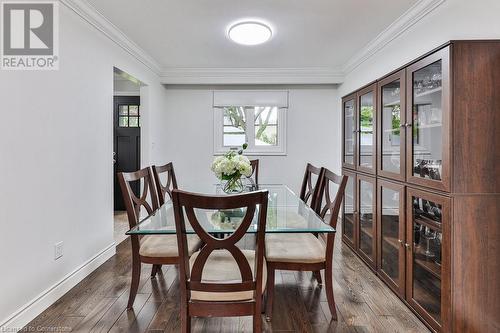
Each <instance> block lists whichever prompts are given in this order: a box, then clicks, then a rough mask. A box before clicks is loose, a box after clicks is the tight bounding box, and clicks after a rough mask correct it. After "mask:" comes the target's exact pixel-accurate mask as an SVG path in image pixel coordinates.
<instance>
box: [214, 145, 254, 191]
mask: <svg viewBox="0 0 500 333" xmlns="http://www.w3.org/2000/svg"><path fill="white" fill-rule="evenodd" d="M246 148H247V144H244V145H243V146H242V149H240V150H239V151H238V152H236V151H234V150H231V151H229V152H227V153H225V154H224V155H222V156H218V157H216V158H215V159H214V161H213V162H212V167H211V169H212V171H213V172H214V173H215V176H217V178H218V179H220V180H221V181H227V184H226V186H225V189H224V190H225V191H226V190H228V191H227V192H235V191H236V190H237V187H238V186H241V180H240V179H241V177H242V176H246V177H250V176H251V175H252V165H251V164H250V160H249V159H248V158H247V157H246V156H244V155H243V150H245V149H246Z"/></svg>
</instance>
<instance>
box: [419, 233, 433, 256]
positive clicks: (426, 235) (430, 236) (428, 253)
mask: <svg viewBox="0 0 500 333" xmlns="http://www.w3.org/2000/svg"><path fill="white" fill-rule="evenodd" d="M422 236H423V238H424V239H425V240H426V247H425V252H424V255H425V256H426V257H427V258H433V257H434V256H435V254H434V253H433V252H432V251H431V248H430V241H431V240H433V239H436V231H434V230H432V228H430V227H425V229H424V234H423V235H422Z"/></svg>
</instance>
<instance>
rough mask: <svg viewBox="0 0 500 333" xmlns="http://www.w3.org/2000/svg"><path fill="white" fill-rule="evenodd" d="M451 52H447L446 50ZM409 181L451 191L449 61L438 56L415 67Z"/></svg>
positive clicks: (409, 133) (410, 77)
mask: <svg viewBox="0 0 500 333" xmlns="http://www.w3.org/2000/svg"><path fill="white" fill-rule="evenodd" d="M446 51H447V49H446ZM409 70H410V75H408V77H409V80H411V81H410V84H409V86H410V87H411V89H410V91H411V96H410V99H411V114H408V115H407V117H408V119H409V120H411V127H409V128H408V129H407V135H408V136H409V139H408V142H409V144H410V149H409V152H410V160H409V161H408V181H409V182H413V183H415V184H419V185H425V186H430V187H433V188H436V189H442V190H446V189H448V186H447V185H448V167H449V163H448V151H447V149H448V145H447V141H448V140H447V138H448V135H449V131H448V128H449V121H448V114H449V112H448V104H449V103H448V100H447V99H448V98H449V93H448V90H449V84H448V81H449V80H448V60H447V56H445V55H444V54H442V51H441V52H438V53H437V54H433V55H431V56H429V57H428V58H425V59H424V60H422V61H421V62H420V63H417V64H414V65H412V66H411V67H410V68H409ZM410 131H411V132H410Z"/></svg>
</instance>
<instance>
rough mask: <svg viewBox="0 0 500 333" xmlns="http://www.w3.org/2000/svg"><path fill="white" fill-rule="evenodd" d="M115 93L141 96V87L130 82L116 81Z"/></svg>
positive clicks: (114, 83)
mask: <svg viewBox="0 0 500 333" xmlns="http://www.w3.org/2000/svg"><path fill="white" fill-rule="evenodd" d="M113 92H114V94H115V95H122V96H124V95H127V96H139V93H140V85H139V84H136V83H135V82H132V81H129V80H123V79H115V80H114V82H113Z"/></svg>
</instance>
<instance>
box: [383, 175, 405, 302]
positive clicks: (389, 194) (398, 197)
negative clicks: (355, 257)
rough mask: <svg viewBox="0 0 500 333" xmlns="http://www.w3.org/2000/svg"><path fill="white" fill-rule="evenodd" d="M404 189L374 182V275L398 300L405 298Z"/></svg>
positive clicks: (384, 182)
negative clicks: (375, 231) (375, 227)
mask: <svg viewBox="0 0 500 333" xmlns="http://www.w3.org/2000/svg"><path fill="white" fill-rule="evenodd" d="M405 199H406V198H405V186H404V184H401V183H395V182H390V181H387V180H382V179H379V180H378V182H377V220H378V223H377V237H376V239H377V258H378V261H377V272H378V274H379V276H380V277H381V278H382V279H383V280H384V281H385V282H386V283H387V284H388V285H389V287H390V288H391V289H392V290H393V291H394V292H395V293H397V294H398V295H399V296H401V297H404V295H405V274H406V271H405V255H406V248H405V243H406V242H405V239H406V234H405V232H406V228H405V224H406V220H405V216H406V215H405Z"/></svg>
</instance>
